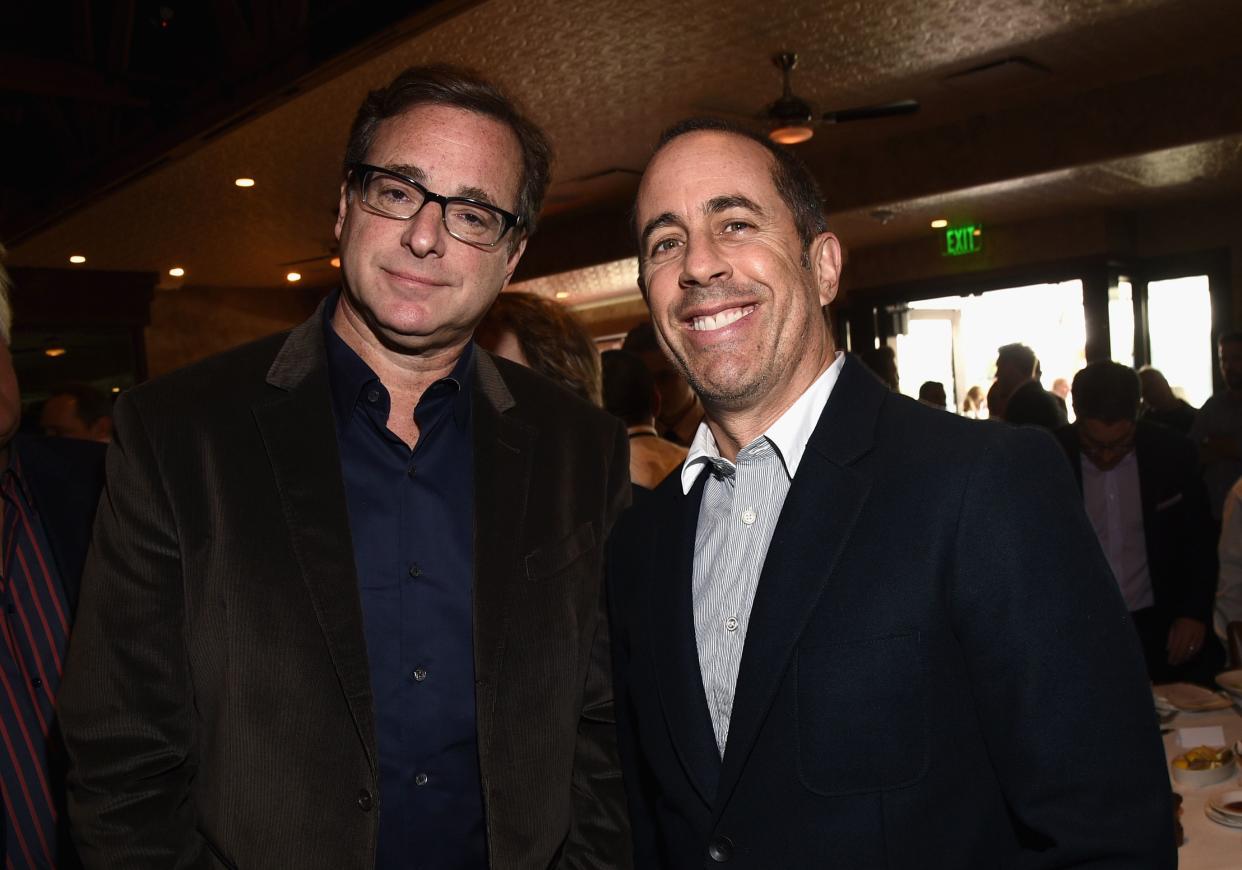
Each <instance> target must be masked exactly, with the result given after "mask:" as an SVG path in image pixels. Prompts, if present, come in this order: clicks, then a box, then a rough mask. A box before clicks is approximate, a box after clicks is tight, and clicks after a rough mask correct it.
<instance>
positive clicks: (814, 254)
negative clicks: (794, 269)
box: [810, 233, 841, 307]
mask: <svg viewBox="0 0 1242 870" xmlns="http://www.w3.org/2000/svg"><path fill="white" fill-rule="evenodd" d="M810 254H811V273H812V274H813V276H814V278H815V286H816V287H817V288H818V290H819V304H820V306H821V307H823V306H825V305H827V304H828V303H830V302H831V301H832V300H833V299H836V298H837V290H838V288H839V287H840V286H841V243H840V242H839V241H837V237H836V236H835V235H833V234H832V233H820V234H819V235H818V236H816V237H815V239H814V240H813V241H812V242H811V251H810Z"/></svg>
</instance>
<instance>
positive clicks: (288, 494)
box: [252, 306, 376, 771]
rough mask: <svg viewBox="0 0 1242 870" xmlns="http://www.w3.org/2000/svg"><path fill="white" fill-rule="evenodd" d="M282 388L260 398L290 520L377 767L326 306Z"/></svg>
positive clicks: (293, 349) (287, 359) (259, 416)
mask: <svg viewBox="0 0 1242 870" xmlns="http://www.w3.org/2000/svg"><path fill="white" fill-rule="evenodd" d="M267 380H268V383H269V384H271V385H272V386H273V387H275V388H276V390H275V391H274V395H273V396H272V398H270V399H268V400H264V401H260V402H256V403H255V404H254V406H253V409H252V410H253V413H254V417H255V420H256V421H257V423H258V426H259V430H260V432H261V433H262V435H263V441H264V444H265V445H266V446H267V452H268V459H269V461H270V462H271V465H272V470H273V472H274V474H275V477H276V486H277V488H278V489H279V491H280V495H281V502H282V505H283V508H284V519H285V524H286V526H287V527H288V533H289V540H290V542H291V543H292V546H293V552H294V554H295V555H296V557H297V560H298V565H299V567H300V569H301V572H302V576H303V578H304V579H305V582H306V588H307V591H308V592H309V594H310V598H311V601H312V603H313V606H314V609H315V615H316V616H317V617H318V620H319V624H320V627H321V628H322V630H323V633H324V638H325V639H326V641H327V645H328V652H329V655H330V656H331V658H332V663H333V665H334V666H335V667H336V673H337V678H338V679H339V681H340V686H341V691H342V692H343V693H344V695H345V699H346V701H347V703H348V704H349V709H350V712H351V713H352V714H353V718H354V723H355V725H356V727H357V729H358V736H359V738H360V739H361V740H362V743H363V746H364V747H365V748H366V752H367V758H368V760H369V761H370V763H371V768H372V770H373V771H374V770H375V765H376V761H375V723H374V716H373V712H372V696H371V681H370V670H369V667H368V662H367V649H366V638H365V635H364V633H363V627H362V603H361V600H360V597H359V592H358V578H357V571H356V568H355V566H354V551H353V543H352V539H351V537H350V533H349V512H348V509H347V507H346V502H345V485H344V482H343V480H342V478H341V463H340V453H339V449H338V446H337V437H336V423H335V420H334V418H333V415H332V405H331V385H330V383H329V380H328V369H327V358H326V355H325V350H324V345H323V319H322V306H321V307H320V310H318V311H316V313H315V314H314V316H312V317H311V318H310V319H309V320H308V321H306V322H305V323H303V324H302V325H301V326H299V327H298V328H297V329H295V330H294V331H293V332H292V333H290V335H289V338H288V340H286V342H285V344H284V347H283V348H282V349H281V351H280V353H279V354H278V355H277V357H276V360H275V362H274V363H273V364H272V367H271V369H270V370H269V371H268V376H267Z"/></svg>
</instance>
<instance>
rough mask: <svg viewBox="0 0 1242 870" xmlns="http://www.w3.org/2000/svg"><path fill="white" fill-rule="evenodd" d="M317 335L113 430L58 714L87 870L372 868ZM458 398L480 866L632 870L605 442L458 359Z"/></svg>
mask: <svg viewBox="0 0 1242 870" xmlns="http://www.w3.org/2000/svg"><path fill="white" fill-rule="evenodd" d="M321 324H322V319H321V314H319V313H317V314H316V315H315V316H314V317H312V318H311V319H310V320H308V321H307V322H306V323H304V324H302V325H301V326H299V327H298V328H297V329H295V330H293V332H292V333H290V334H289V335H288V336H287V337H286V336H275V337H273V338H270V339H265V340H262V341H259V342H257V343H255V344H252V345H249V346H246V347H243V348H240V349H238V350H235V351H232V352H229V353H226V354H224V355H221V356H218V357H215V358H213V359H210V360H206V361H204V362H202V363H199V364H196V365H194V366H192V367H190V368H188V369H184V370H182V371H181V372H179V373H177V374H174V375H171V376H169V377H166V378H162V379H159V380H157V381H153V382H151V383H149V384H146V385H144V386H141V387H138V388H135V389H134V390H131V391H130V392H129V393H127V394H126V395H125V396H124V397H123V398H122V399H121V401H120V402H119V403H118V405H117V408H116V418H115V419H116V440H115V441H114V443H113V445H112V448H111V449H110V451H109V453H108V475H107V476H108V483H107V489H106V492H105V496H104V499H103V501H102V503H101V505H100V510H99V518H98V521H97V524H96V529H95V537H94V548H93V551H92V554H91V557H90V559H89V561H88V564H87V569H86V574H85V578H84V582H83V589H82V598H81V604H80V609H79V614H78V623H77V629H76V632H75V634H74V638H73V642H72V644H71V649H70V653H69V659H68V664H67V667H66V674H65V682H64V687H63V691H62V694H61V698H60V704H61V707H60V711H61V722H62V726H63V728H64V732H65V737H66V742H67V744H68V748H69V752H70V757H71V762H72V770H71V773H70V798H69V803H70V812H71V814H72V818H73V823H74V834H75V838H76V840H77V842H78V844H79V848H80V851H81V854H82V858H83V860H84V862H85V863H86V865H87V866H88V867H118V868H119V867H124V868H127V870H129V868H139V867H151V868H156V867H158V868H170V867H174V866H176V867H221V866H223V867H239V868H243V870H250V868H268V867H272V868H292V867H297V868H314V867H323V868H332V870H346V868H370V867H372V866H373V864H374V860H375V844H376V835H377V831H378V806H377V803H378V794H379V790H378V787H377V776H378V773H377V765H376V749H375V735H374V723H373V704H372V697H371V687H370V681H369V672H368V665H367V652H366V643H365V639H364V635H363V625H362V611H361V605H360V601H359V592H358V582H357V577H356V573H355V569H354V559H353V548H352V544H351V539H350V532H349V518H348V515H347V510H346V505H345V493H344V486H343V483H342V479H341V471H340V461H339V456H338V452H337V441H336V428H335V423H334V420H333V413H332V408H331V400H330V387H329V380H328V372H327V364H326V358H325V354H324V346H323V332H322V325H321ZM474 388H475V389H474V411H473V413H474V444H475V480H476V483H475V540H476V548H475V582H474V625H475V632H474V649H475V669H476V679H477V701H476V703H477V721H478V744H479V755H480V768H481V771H482V779H483V794H484V806H485V813H486V820H487V840H488V847H489V852H490V857H491V867H492V868H494V870H503V868H536V867H540V868H541V867H550V866H551V867H565V868H569V867H574V868H578V867H622V866H628V865H629V846H628V824H627V820H626V815H625V811H624V798H623V795H622V790H621V783H620V779H619V773H618V762H617V758H616V747H615V737H614V725H613V712H612V690H611V685H610V679H609V657H608V637H607V623H606V621H605V620H604V619H603V618H602V616H601V612H602V606H603V605H602V602H603V592H602V581H601V574H602V545H603V542H604V539H605V537H606V536H607V534H608V532H609V530H610V528H611V527H612V524H613V521H614V519H615V518H616V516H617V514H618V512H619V511H620V509H621V508H622V507H623V506H624V504H625V502H626V501H627V499H628V492H629V487H628V475H629V469H628V463H627V457H626V444H625V430H624V428H623V427H622V426H621V425H620V424H619V422H617V421H615V420H613V419H612V418H609V417H607V416H606V415H604V414H603V413H602V412H599V411H597V410H596V409H594V408H592V407H590V406H589V405H587V404H586V403H584V402H581V401H580V400H577V399H574V398H572V397H570V395H569V394H568V393H567V392H565V391H563V390H560V389H559V388H557V387H555V386H553V385H552V384H550V382H548V381H546V380H544V379H542V378H540V377H539V376H537V375H535V374H533V373H531V372H529V371H528V370H526V369H523V368H521V367H518V366H513V365H511V364H509V363H507V362H505V361H504V360H498V359H494V358H493V357H491V356H490V355H488V354H486V353H483V352H482V351H480V352H479V353H478V356H477V367H476V381H475V384H474Z"/></svg>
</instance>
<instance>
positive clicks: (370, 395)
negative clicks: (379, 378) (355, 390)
mask: <svg viewBox="0 0 1242 870" xmlns="http://www.w3.org/2000/svg"><path fill="white" fill-rule="evenodd" d="M367 401H368V402H370V403H371V404H372V405H374V404H375V403H376V402H378V401H379V390H367Z"/></svg>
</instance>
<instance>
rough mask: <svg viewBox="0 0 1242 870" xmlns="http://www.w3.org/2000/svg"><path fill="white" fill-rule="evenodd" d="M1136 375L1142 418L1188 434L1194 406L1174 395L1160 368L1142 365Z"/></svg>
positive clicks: (1193, 418) (1191, 423)
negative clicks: (1141, 403)
mask: <svg viewBox="0 0 1242 870" xmlns="http://www.w3.org/2000/svg"><path fill="white" fill-rule="evenodd" d="M1138 376H1139V384H1140V385H1141V386H1142V388H1143V412H1142V414H1143V419H1144V420H1147V421H1149V422H1151V423H1159V424H1160V425H1161V426H1167V427H1169V428H1170V429H1172V430H1173V431H1175V432H1180V433H1181V434H1183V435H1186V436H1189V435H1190V429H1191V427H1192V426H1194V425H1195V409H1194V406H1193V405H1191V404H1190V403H1189V402H1187V401H1186V400H1185V399H1179V398H1178V397H1177V396H1176V395H1174V393H1173V388H1172V387H1170V386H1169V382H1168V380H1167V379H1166V378H1165V376H1164V374H1163V373H1162V372H1161V371H1160V369H1157V368H1152V367H1151V366H1143V367H1142V368H1141V369H1139V370H1138Z"/></svg>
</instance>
